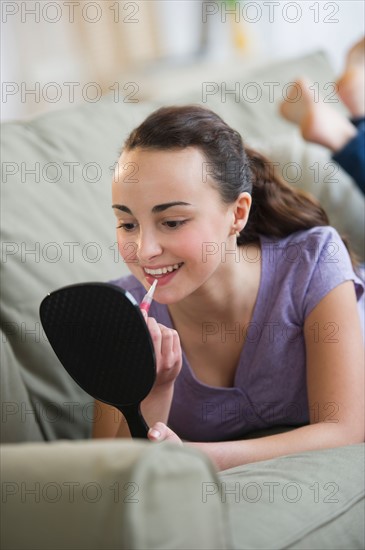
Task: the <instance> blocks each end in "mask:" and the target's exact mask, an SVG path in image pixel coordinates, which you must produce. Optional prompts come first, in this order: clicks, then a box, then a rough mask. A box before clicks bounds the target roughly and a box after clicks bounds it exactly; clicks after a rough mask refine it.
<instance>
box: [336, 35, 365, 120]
mask: <svg viewBox="0 0 365 550" xmlns="http://www.w3.org/2000/svg"><path fill="white" fill-rule="evenodd" d="M337 86H338V95H339V96H340V98H341V100H342V101H343V103H344V104H345V105H346V107H347V108H348V109H349V111H350V113H351V114H352V116H353V117H363V116H364V115H365V38H362V39H361V40H359V42H357V43H356V44H355V45H354V46H353V47H352V48H351V50H350V51H349V52H348V54H347V57H346V65H345V70H344V72H343V74H342V75H341V76H340V78H339V79H338V81H337Z"/></svg>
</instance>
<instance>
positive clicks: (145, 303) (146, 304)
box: [139, 279, 158, 314]
mask: <svg viewBox="0 0 365 550" xmlns="http://www.w3.org/2000/svg"><path fill="white" fill-rule="evenodd" d="M157 283H158V280H157V279H155V280H154V281H153V284H152V286H151V288H150V289H149V291H148V292H147V294H146V295H145V297H144V298H143V300H142V302H141V303H140V304H139V309H140V310H141V311H142V312H144V311H145V312H146V314H148V311H149V309H150V306H151V303H152V300H153V295H154V292H155V288H156V286H157Z"/></svg>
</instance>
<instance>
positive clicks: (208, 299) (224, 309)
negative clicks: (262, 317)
mask: <svg viewBox="0 0 365 550" xmlns="http://www.w3.org/2000/svg"><path fill="white" fill-rule="evenodd" d="M255 246H256V245H255ZM244 248H245V247H244V246H240V247H239V250H240V255H239V261H238V262H237V261H236V259H235V257H234V256H232V255H229V256H228V257H227V261H226V262H224V263H222V264H221V266H220V267H219V268H218V269H217V271H216V272H215V273H214V274H213V275H212V276H211V277H210V278H209V280H208V281H206V282H205V283H204V284H203V285H202V286H201V287H199V288H198V289H197V290H196V291H195V292H193V293H192V294H191V295H189V296H188V297H187V298H185V299H184V300H181V301H180V302H178V303H176V304H171V305H169V306H168V309H169V312H170V315H171V317H172V319H173V320H174V321H175V320H176V321H177V322H179V323H183V324H184V326H189V327H191V328H192V329H195V330H200V331H201V327H202V326H203V323H207V322H208V323H209V322H212V323H213V322H217V321H220V322H226V323H230V322H231V323H233V322H236V321H239V320H242V318H245V317H246V316H247V315H250V313H251V312H252V309H253V306H254V302H255V298H256V296H257V290H258V287H259V282H260V270H261V261H259V260H258V261H257V262H252V261H251V262H249V261H247V259H246V260H245V258H247V255H246V254H245V253H243V252H244ZM249 256H250V257H252V256H253V252H252V245H250V255H249ZM256 257H257V258H260V245H259V244H257V256H256ZM253 298H254V300H253Z"/></svg>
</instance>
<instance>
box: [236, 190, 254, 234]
mask: <svg viewBox="0 0 365 550" xmlns="http://www.w3.org/2000/svg"><path fill="white" fill-rule="evenodd" d="M251 204H252V197H251V195H250V193H247V192H244V193H240V195H239V196H238V198H237V200H236V201H235V204H234V208H233V210H232V213H233V215H234V226H235V229H236V230H237V231H239V232H241V231H242V229H243V228H244V227H245V225H246V223H247V220H248V216H249V213H250V209H251Z"/></svg>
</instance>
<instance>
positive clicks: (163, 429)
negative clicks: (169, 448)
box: [147, 422, 183, 446]
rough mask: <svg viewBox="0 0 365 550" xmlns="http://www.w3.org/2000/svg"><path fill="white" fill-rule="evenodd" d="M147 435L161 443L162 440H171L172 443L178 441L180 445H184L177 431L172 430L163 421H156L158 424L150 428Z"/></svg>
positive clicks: (151, 439)
mask: <svg viewBox="0 0 365 550" xmlns="http://www.w3.org/2000/svg"><path fill="white" fill-rule="evenodd" d="M147 436H148V439H149V440H150V441H157V442H158V443H161V442H162V441H171V442H172V443H177V444H178V445H180V446H182V445H183V442H182V441H181V439H180V437H179V436H178V435H176V433H175V432H173V431H172V430H170V428H168V427H167V426H166V424H163V422H156V424H154V425H153V426H152V428H150V429H149V430H148V434H147Z"/></svg>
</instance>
